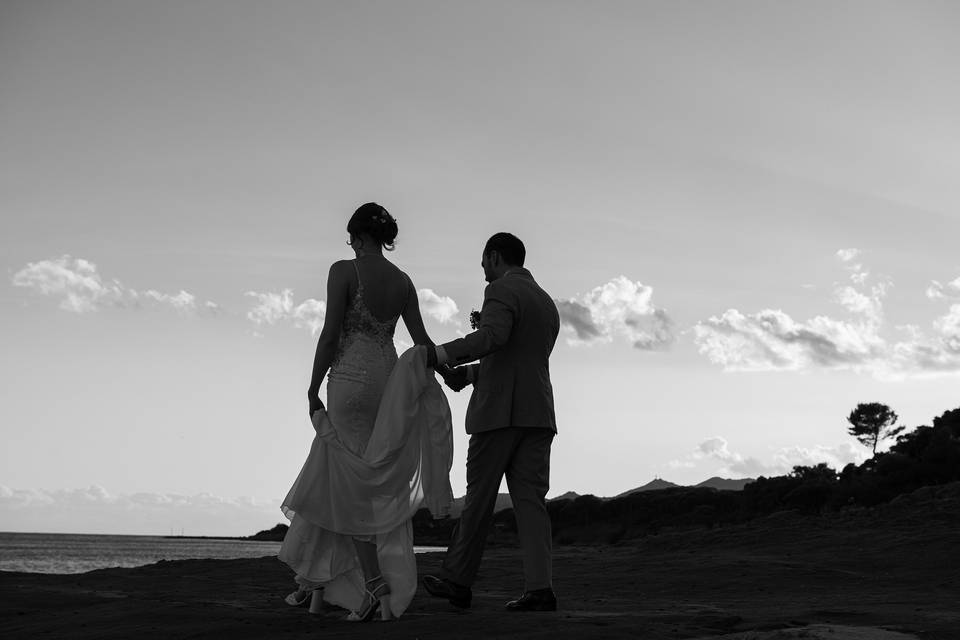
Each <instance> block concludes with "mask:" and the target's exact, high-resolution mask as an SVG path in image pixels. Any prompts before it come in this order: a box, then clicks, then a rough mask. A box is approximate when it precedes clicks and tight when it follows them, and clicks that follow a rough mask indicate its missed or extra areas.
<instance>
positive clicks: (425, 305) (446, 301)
mask: <svg viewBox="0 0 960 640" xmlns="http://www.w3.org/2000/svg"><path fill="white" fill-rule="evenodd" d="M417 299H418V300H419V301H420V309H421V311H422V312H423V313H425V314H426V315H428V316H430V317H431V318H433V319H434V320H436V321H437V322H454V316H456V315H457V312H458V311H459V309H458V308H457V303H456V302H454V301H453V298H449V297H447V296H441V295H438V294H436V293H434V291H433V290H431V289H417Z"/></svg>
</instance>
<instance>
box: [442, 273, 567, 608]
mask: <svg viewBox="0 0 960 640" xmlns="http://www.w3.org/2000/svg"><path fill="white" fill-rule="evenodd" d="M559 331H560V317H559V314H558V313H557V307H556V305H555V304H554V302H553V299H552V298H551V297H550V295H549V294H548V293H547V292H546V291H544V290H543V289H541V288H540V286H539V285H538V284H537V282H536V280H534V279H533V276H532V275H531V274H530V272H529V271H528V270H526V269H524V268H521V267H513V268H511V269H510V270H508V271H507V273H506V274H505V275H504V276H503V277H501V278H498V279H497V280H494V281H493V282H491V283H490V284H489V285H488V286H487V288H486V290H485V291H484V300H483V307H482V309H481V320H480V326H479V328H478V329H477V330H476V331H474V332H473V333H470V334H468V335H466V336H464V337H463V338H460V339H458V340H454V341H452V342H448V343H446V344H444V345H442V349H443V351H444V352H445V353H446V356H447V359H448V361H449V363H450V364H462V363H467V362H472V361H474V360H478V359H479V363H477V364H471V365H469V367H470V373H469V374H468V377H469V379H470V380H472V381H473V393H472V395H471V396H470V404H469V405H468V407H467V415H466V429H467V433H468V434H471V437H470V446H469V450H468V452H467V495H466V499H465V501H464V507H463V512H462V513H461V516H460V522H459V524H458V525H457V528H456V530H455V531H454V534H453V540H452V541H451V544H450V547H449V548H448V550H447V554H446V557H445V559H444V564H443V567H444V571H445V573H446V577H447V578H448V579H449V580H452V581H453V582H455V583H457V584H460V585H464V586H470V585H472V584H473V581H474V578H475V577H476V574H477V569H478V568H479V566H480V559H481V556H482V554H483V547H484V543H485V541H486V537H487V531H488V529H489V526H490V521H491V519H492V517H493V508H494V505H495V503H496V499H497V491H498V490H499V488H500V481H501V479H502V478H503V476H504V475H506V477H507V486H508V488H509V490H510V497H511V499H512V501H513V508H514V514H515V515H516V518H517V528H518V533H519V537H520V545H521V547H522V549H523V558H524V563H523V564H524V578H525V582H526V590H534V589H543V588H547V587H551V586H552V584H551V583H552V567H551V557H550V556H551V532H550V517H549V515H548V513H547V508H546V500H545V498H546V494H547V491H548V489H549V485H550V445H551V443H552V441H553V436H554V434H555V433H556V431H557V421H556V414H555V411H554V404H553V387H552V385H551V383H550V364H549V358H550V353H551V352H552V351H553V346H554V344H555V343H556V341H557V334H558V333H559Z"/></svg>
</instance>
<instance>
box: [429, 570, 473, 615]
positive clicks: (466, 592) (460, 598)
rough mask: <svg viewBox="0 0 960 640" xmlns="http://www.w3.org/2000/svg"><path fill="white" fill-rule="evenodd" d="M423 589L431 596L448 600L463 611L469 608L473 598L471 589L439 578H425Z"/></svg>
mask: <svg viewBox="0 0 960 640" xmlns="http://www.w3.org/2000/svg"><path fill="white" fill-rule="evenodd" d="M423 588H424V589H426V590H427V593H429V594H430V595H432V596H434V597H437V598H446V599H447V600H449V601H450V604H452V605H453V606H455V607H460V608H461V609H466V608H467V607H469V606H470V600H471V599H472V598H473V592H472V591H470V587H465V586H463V585H460V584H457V583H456V582H450V581H449V580H447V579H446V578H438V577H437V576H423Z"/></svg>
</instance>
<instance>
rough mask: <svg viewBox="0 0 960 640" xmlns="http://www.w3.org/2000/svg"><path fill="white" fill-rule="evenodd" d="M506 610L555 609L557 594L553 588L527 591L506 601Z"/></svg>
mask: <svg viewBox="0 0 960 640" xmlns="http://www.w3.org/2000/svg"><path fill="white" fill-rule="evenodd" d="M507 610H508V611H556V610H557V596H555V595H554V594H553V589H535V590H533V591H527V592H526V593H524V594H523V595H522V596H520V597H519V598H518V599H516V600H511V601H510V602H508V603H507Z"/></svg>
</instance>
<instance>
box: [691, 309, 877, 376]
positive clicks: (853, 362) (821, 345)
mask: <svg viewBox="0 0 960 640" xmlns="http://www.w3.org/2000/svg"><path fill="white" fill-rule="evenodd" d="M693 333H694V340H695V341H696V343H697V346H698V348H699V350H700V353H702V354H703V355H705V356H707V358H708V359H709V360H710V361H711V362H713V363H715V364H719V365H721V366H722V367H723V369H724V370H725V371H796V370H799V369H805V368H808V367H810V366H822V367H828V368H854V369H857V368H862V367H866V366H868V365H869V364H870V363H872V362H874V361H875V360H877V359H878V358H881V357H882V356H883V354H884V350H885V343H884V341H883V339H882V338H880V337H879V336H878V335H877V333H876V328H875V327H874V326H872V325H871V324H869V323H851V322H844V321H841V320H833V319H831V318H828V317H825V316H817V317H815V318H813V319H811V320H809V321H807V322H797V321H795V320H794V319H793V318H791V317H790V316H789V315H787V314H786V313H784V312H783V311H780V310H773V309H765V310H763V311H760V312H758V313H755V314H749V315H746V314H743V313H741V312H739V311H737V310H736V309H729V310H727V311H725V312H724V313H723V314H721V315H720V316H713V317H711V318H709V319H707V320H706V321H705V322H701V323H698V324H697V325H696V326H694V328H693Z"/></svg>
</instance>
